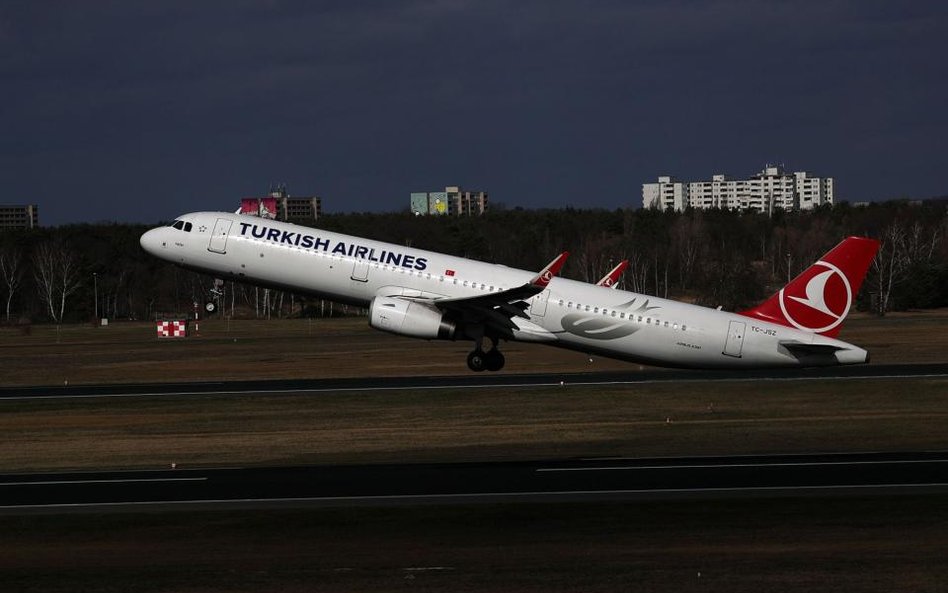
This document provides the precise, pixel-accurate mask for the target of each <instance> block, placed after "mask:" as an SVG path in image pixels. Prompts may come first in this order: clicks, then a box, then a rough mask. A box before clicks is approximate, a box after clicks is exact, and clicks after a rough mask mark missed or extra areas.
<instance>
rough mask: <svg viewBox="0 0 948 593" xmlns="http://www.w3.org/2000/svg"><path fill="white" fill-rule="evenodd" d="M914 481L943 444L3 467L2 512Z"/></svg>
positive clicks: (937, 467) (942, 460) (941, 486)
mask: <svg viewBox="0 0 948 593" xmlns="http://www.w3.org/2000/svg"><path fill="white" fill-rule="evenodd" d="M923 491H924V492H943V491H948V452H928V453H901V454H894V453H875V454H847V455H842V454H836V455H832V454H827V455H793V456H760V457H756V456H755V457H698V458H663V459H634V460H631V459H586V460H563V461H535V462H505V463H464V464H416V465H348V466H315V467H268V468H230V469H194V470H187V469H170V468H169V469H167V470H163V471H131V472H96V473H89V472H84V473H56V474H52V473H44V474H10V475H2V476H0V512H3V513H7V514H9V513H24V512H63V511H69V510H74V511H94V512H100V511H103V510H130V509H138V510H141V509H149V510H162V511H165V510H169V509H182V510H184V509H196V508H200V509H207V508H268V507H274V508H281V507H295V506H327V505H335V506H351V505H380V506H381V505H392V504H425V503H434V504H457V503H465V504H470V503H483V502H524V501H529V502H539V501H594V500H636V499H645V498H651V499H666V498H668V499H673V498H682V497H689V496H711V497H733V496H781V495H784V496H801V495H806V494H819V495H826V494H827V493H852V492H860V493H861V494H865V493H885V494H893V493H918V492H923Z"/></svg>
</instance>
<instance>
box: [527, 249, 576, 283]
mask: <svg viewBox="0 0 948 593" xmlns="http://www.w3.org/2000/svg"><path fill="white" fill-rule="evenodd" d="M567 257H569V251H564V252H563V253H561V254H559V255H558V256H556V259H554V260H553V261H551V262H550V263H549V264H547V266H546V267H545V268H543V269H542V270H540V273H539V274H537V275H536V277H535V278H534V279H533V280H531V281H530V285H531V286H538V287H540V288H546V286H547V284H549V283H550V280H552V279H553V277H554V276H556V275H557V274H559V273H560V269H561V268H562V267H563V264H565V263H566V258H567Z"/></svg>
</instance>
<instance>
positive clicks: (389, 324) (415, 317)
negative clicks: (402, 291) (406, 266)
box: [369, 296, 457, 340]
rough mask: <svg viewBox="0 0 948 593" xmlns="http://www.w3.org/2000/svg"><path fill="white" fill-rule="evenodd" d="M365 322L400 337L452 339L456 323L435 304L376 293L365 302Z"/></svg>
mask: <svg viewBox="0 0 948 593" xmlns="http://www.w3.org/2000/svg"><path fill="white" fill-rule="evenodd" d="M369 325H370V326H371V327H374V328H375V329H378V330H382V331H387V332H391V333H393V334H398V335H400V336H411V337H413V338H424V339H426V340H433V339H441V340H453V339H454V334H455V332H456V331H457V324H455V323H454V322H453V321H451V320H450V319H446V318H445V315H444V313H443V312H441V311H439V310H438V309H437V308H435V307H431V306H429V305H426V304H424V303H419V302H417V301H411V300H408V299H400V298H393V297H387V296H377V297H375V298H374V299H372V302H371V303H370V304H369Z"/></svg>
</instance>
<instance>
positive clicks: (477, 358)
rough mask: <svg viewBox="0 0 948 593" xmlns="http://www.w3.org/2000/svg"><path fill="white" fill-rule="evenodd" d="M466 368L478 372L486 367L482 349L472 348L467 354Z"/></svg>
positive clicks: (485, 358) (485, 356) (485, 355)
mask: <svg viewBox="0 0 948 593" xmlns="http://www.w3.org/2000/svg"><path fill="white" fill-rule="evenodd" d="M467 368H469V369H471V370H472V371H474V372H476V373H479V372H481V371H483V370H484V369H486V368H487V354H485V353H484V351H483V350H480V349H478V350H474V351H472V352H471V353H470V354H468V355H467Z"/></svg>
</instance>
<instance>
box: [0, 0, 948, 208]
mask: <svg viewBox="0 0 948 593" xmlns="http://www.w3.org/2000/svg"><path fill="white" fill-rule="evenodd" d="M945 13H946V9H945V8H943V7H942V4H941V3H936V2H915V3H905V5H904V6H903V5H901V4H897V3H891V2H873V1H868V2H864V1H855V0H847V1H835V2H834V1H830V2H780V1H771V2H751V1H740V0H724V1H719V2H692V1H654V2H626V1H616V2H610V1H603V2H596V3H579V2H566V1H552V2H548V1H543V2H541V1H530V0H528V1H521V2H491V1H461V0H454V1H450V0H445V1H415V2H368V3H366V2H360V3H350V2H317V3H311V2H282V1H272V2H250V1H248V2H198V3H139V2H82V3H76V2H61V3H55V2H42V3H35V2H25V3H13V4H9V3H8V4H5V5H4V6H3V7H0V76H2V80H3V81H4V93H3V95H2V98H0V126H2V129H3V134H2V135H0V187H2V188H3V190H2V191H3V194H2V197H0V201H2V202H37V203H39V204H40V205H41V212H42V219H43V221H44V222H46V223H51V224H55V223H62V222H71V221H83V220H100V219H117V220H139V221H154V220H157V219H160V218H168V217H171V216H173V215H175V214H177V213H179V212H182V211H187V210H193V209H212V208H220V209H230V208H232V207H234V204H235V201H236V199H237V198H239V197H241V196H245V195H251V194H257V193H261V192H262V191H264V190H265V189H266V188H267V186H268V185H269V184H270V183H271V182H287V183H289V186H290V189H291V191H294V192H296V193H301V194H303V193H311V192H315V193H319V194H321V195H323V196H324V199H325V206H326V208H327V209H328V210H335V211H348V210H394V209H399V208H402V207H404V206H405V205H406V203H407V196H408V193H409V192H411V191H417V190H420V189H421V190H423V189H437V188H439V187H443V186H444V185H447V184H455V183H460V184H463V185H466V186H469V187H471V188H474V189H485V190H487V191H489V192H491V195H492V197H493V199H495V200H499V201H503V202H506V203H508V204H510V205H523V206H526V207H541V206H552V207H557V206H562V205H565V204H573V205H576V206H601V207H610V208H611V207H618V206H629V205H637V204H638V203H639V202H640V186H641V183H643V182H646V181H650V180H652V179H653V178H654V177H655V176H657V175H659V174H672V175H677V176H679V177H683V178H702V177H707V176H709V175H711V174H712V173H715V172H725V173H729V174H733V175H746V174H749V173H752V172H754V171H755V170H757V169H758V168H759V167H760V166H762V165H763V164H764V163H765V162H785V163H786V164H787V165H788V166H790V167H792V168H801V169H807V170H811V171H813V172H815V173H817V174H821V175H833V176H835V177H836V178H837V183H838V186H839V188H840V193H841V194H842V196H843V197H845V198H850V199H877V198H885V197H892V196H896V195H906V194H908V195H916V196H928V195H934V194H940V193H945V184H944V183H943V182H942V179H941V178H940V169H941V162H940V161H941V157H940V155H941V154H942V153H943V152H944V148H945V140H944V138H945V136H946V131H948V130H946V128H948V126H946V123H948V122H946V117H945V114H944V108H943V106H942V105H941V103H942V102H943V98H944V97H945V96H946V90H948V88H946V80H945V76H944V72H945V58H944V56H945V55H948V51H946V50H948V47H946V46H948V44H946V42H945V41H944V40H943V38H944V35H943V34H942V32H943V30H944V28H945V25H946V20H948V19H946V18H945V16H946V14H945Z"/></svg>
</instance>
